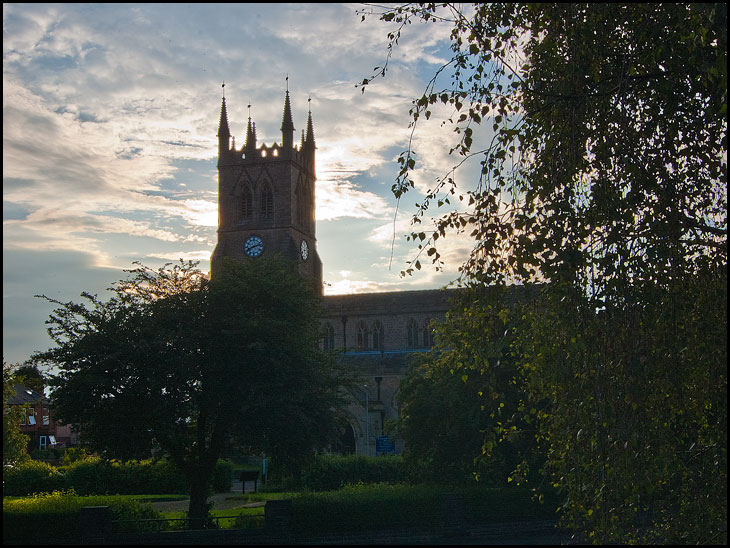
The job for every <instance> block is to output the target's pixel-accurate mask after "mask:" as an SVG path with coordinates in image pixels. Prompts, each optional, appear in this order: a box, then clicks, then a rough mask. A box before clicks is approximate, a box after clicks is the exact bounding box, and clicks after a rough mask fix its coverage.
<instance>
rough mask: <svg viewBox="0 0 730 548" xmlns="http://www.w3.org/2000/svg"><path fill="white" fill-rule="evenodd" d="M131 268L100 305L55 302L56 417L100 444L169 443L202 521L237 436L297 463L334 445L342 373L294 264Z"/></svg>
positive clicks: (117, 452) (136, 451) (131, 451)
mask: <svg viewBox="0 0 730 548" xmlns="http://www.w3.org/2000/svg"><path fill="white" fill-rule="evenodd" d="M131 274H132V276H131V278H130V279H127V280H125V281H121V282H119V283H117V284H116V286H115V288H113V292H114V296H113V297H112V298H110V299H109V300H108V301H105V302H104V301H101V300H100V299H98V298H97V297H95V296H91V295H88V294H84V295H83V296H84V297H85V298H86V299H87V300H89V301H90V302H91V306H86V305H83V304H75V303H60V302H58V301H55V300H53V299H48V300H50V301H52V302H54V303H55V304H58V305H59V308H57V309H56V310H55V311H54V315H52V316H51V318H50V320H49V321H48V323H49V324H50V328H49V334H50V335H51V338H52V339H53V340H54V342H55V343H56V347H55V348H53V349H51V350H49V351H47V352H45V353H42V354H41V355H40V356H39V359H41V360H43V361H44V362H45V363H46V364H48V365H51V366H55V367H56V368H58V369H59V371H60V372H59V373H58V375H57V376H55V377H54V378H53V379H52V382H51V384H52V386H54V390H53V392H52V396H51V397H52V401H53V404H54V406H55V409H56V411H57V416H58V417H59V418H60V419H62V420H63V421H64V422H66V423H69V424H76V425H78V427H79V429H80V432H81V434H82V435H83V437H84V439H85V440H86V441H87V442H88V443H89V444H90V446H91V447H92V448H93V449H96V450H100V451H102V452H103V454H105V455H107V456H111V457H117V458H140V457H143V456H149V454H150V449H151V448H152V447H153V444H154V445H155V446H157V447H159V448H161V450H162V451H163V452H164V453H165V454H166V455H168V456H169V458H170V459H171V460H172V461H173V462H174V463H175V464H176V465H177V466H178V468H179V469H180V470H181V471H182V472H183V473H184V474H185V475H186V477H187V479H188V481H189V483H190V509H189V516H190V518H193V519H195V520H202V519H203V518H204V517H205V516H206V515H207V507H206V500H207V488H208V484H209V480H210V478H211V474H212V472H213V468H214V466H215V464H216V462H217V460H218V458H219V457H221V455H222V454H223V451H224V449H225V448H226V447H230V445H231V444H232V443H237V444H239V445H240V446H242V447H245V448H247V449H248V450H250V451H252V452H254V451H255V452H259V451H265V452H266V454H267V455H270V456H272V457H273V458H275V459H278V460H279V461H282V462H293V463H297V462H300V461H301V460H302V459H306V458H308V457H309V456H310V455H311V454H312V452H313V450H314V449H316V448H319V447H326V446H327V444H328V443H329V441H330V439H332V438H331V436H333V435H334V434H335V433H336V431H337V429H336V424H335V422H336V409H338V408H339V405H340V401H341V390H340V389H339V386H340V383H341V382H342V381H341V379H339V378H337V376H336V375H337V368H336V367H335V366H334V364H332V363H331V361H330V360H329V359H328V357H327V355H326V354H325V353H323V352H321V351H320V350H319V349H318V343H319V323H318V320H317V318H318V314H319V310H320V305H319V301H318V299H317V297H316V296H315V295H314V293H313V292H312V291H311V288H309V286H307V285H306V284H305V282H304V281H303V280H302V279H301V277H299V276H298V275H297V274H296V273H295V272H294V271H293V269H292V267H291V265H290V264H288V263H286V262H285V261H280V260H277V259H270V260H263V259H262V260H256V261H249V262H246V263H244V264H239V263H236V262H233V261H231V262H230V263H228V264H226V266H225V268H223V269H222V271H221V272H220V273H219V274H217V275H216V277H215V278H214V279H213V280H212V281H209V280H207V279H206V278H205V277H203V276H202V274H201V273H200V272H199V271H198V270H196V269H195V268H194V265H193V264H191V263H181V264H180V265H176V266H175V267H174V268H171V269H168V268H167V267H166V268H162V269H159V270H158V271H154V270H151V269H149V268H147V267H143V266H140V267H139V268H137V269H135V270H132V271H131ZM194 523H197V522H194Z"/></svg>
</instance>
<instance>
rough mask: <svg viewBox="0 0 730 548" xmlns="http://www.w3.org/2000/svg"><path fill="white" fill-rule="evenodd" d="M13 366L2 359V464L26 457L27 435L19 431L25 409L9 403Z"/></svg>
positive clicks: (15, 462)
mask: <svg viewBox="0 0 730 548" xmlns="http://www.w3.org/2000/svg"><path fill="white" fill-rule="evenodd" d="M12 368H13V366H12V365H10V364H8V363H5V361H3V466H5V465H12V464H17V463H19V462H22V461H24V460H27V459H28V452H27V448H28V436H26V435H25V434H23V433H22V432H21V431H20V421H21V419H22V417H23V413H25V410H24V409H23V407H22V406H19V405H9V404H8V400H9V399H10V397H11V396H13V394H14V390H13V385H14V384H15V382H16V381H15V380H14V379H13V375H12Z"/></svg>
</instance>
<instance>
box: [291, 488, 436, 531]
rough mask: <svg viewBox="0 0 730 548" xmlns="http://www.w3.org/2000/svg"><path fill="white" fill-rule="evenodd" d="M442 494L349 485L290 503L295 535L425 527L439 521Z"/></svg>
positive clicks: (430, 489) (431, 490) (295, 499)
mask: <svg viewBox="0 0 730 548" xmlns="http://www.w3.org/2000/svg"><path fill="white" fill-rule="evenodd" d="M441 492H442V490H441V489H439V488H435V487H432V486H425V485H418V486H409V485H385V484H374V485H350V486H347V487H344V488H342V489H340V490H338V491H329V492H322V493H305V494H301V495H300V496H298V497H295V498H294V499H293V502H292V504H293V508H292V512H293V516H292V519H293V523H292V527H293V528H294V531H295V532H297V533H324V532H336V531H348V532H361V531H369V530H376V529H383V528H387V527H422V526H425V527H428V526H430V525H433V524H436V523H438V520H439V519H440V514H439V509H440V495H441Z"/></svg>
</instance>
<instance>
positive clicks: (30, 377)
mask: <svg viewBox="0 0 730 548" xmlns="http://www.w3.org/2000/svg"><path fill="white" fill-rule="evenodd" d="M12 375H13V380H14V381H15V382H17V383H18V384H22V385H23V386H27V387H28V388H32V389H33V390H36V391H37V392H40V393H41V394H42V393H43V391H44V390H45V388H46V378H45V377H44V376H43V373H41V372H40V371H39V370H38V366H37V365H36V364H34V363H31V362H26V363H23V364H21V365H18V366H16V367H14V368H13V374H12Z"/></svg>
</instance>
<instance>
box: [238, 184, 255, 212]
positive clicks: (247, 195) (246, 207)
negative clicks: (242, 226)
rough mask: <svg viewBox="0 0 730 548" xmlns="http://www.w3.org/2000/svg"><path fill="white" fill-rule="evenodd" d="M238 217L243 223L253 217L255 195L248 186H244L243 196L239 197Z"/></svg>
mask: <svg viewBox="0 0 730 548" xmlns="http://www.w3.org/2000/svg"><path fill="white" fill-rule="evenodd" d="M238 215H239V218H240V219H241V220H243V221H246V220H248V219H250V218H251V217H252V216H253V193H252V192H251V187H250V186H248V185H247V184H244V185H243V188H242V190H241V195H240V196H239V197H238Z"/></svg>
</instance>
